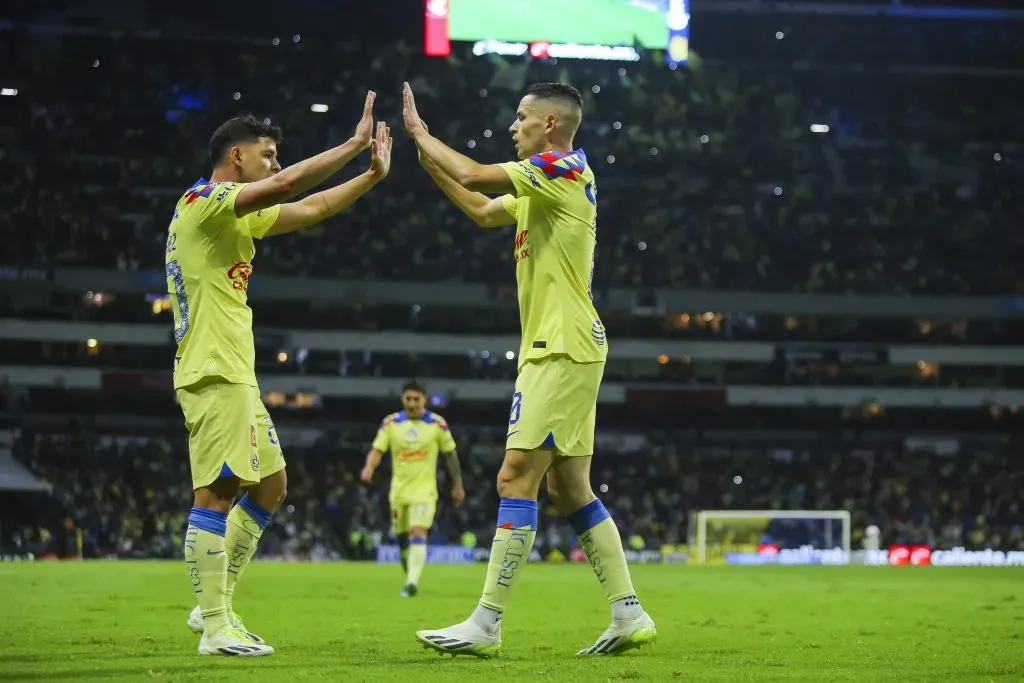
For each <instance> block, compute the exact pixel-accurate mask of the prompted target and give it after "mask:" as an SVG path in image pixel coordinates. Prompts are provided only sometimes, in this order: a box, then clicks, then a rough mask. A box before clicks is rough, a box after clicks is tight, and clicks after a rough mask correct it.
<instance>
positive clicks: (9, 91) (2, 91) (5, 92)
mask: <svg viewBox="0 0 1024 683" xmlns="http://www.w3.org/2000/svg"><path fill="white" fill-rule="evenodd" d="M17 94H18V89H17V88H0V95H2V96H4V97H14V96H15V95H17Z"/></svg>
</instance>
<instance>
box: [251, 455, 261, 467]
mask: <svg viewBox="0 0 1024 683" xmlns="http://www.w3.org/2000/svg"><path fill="white" fill-rule="evenodd" d="M252 471H253V472H259V471H260V454H259V451H257V452H255V453H253V454H252Z"/></svg>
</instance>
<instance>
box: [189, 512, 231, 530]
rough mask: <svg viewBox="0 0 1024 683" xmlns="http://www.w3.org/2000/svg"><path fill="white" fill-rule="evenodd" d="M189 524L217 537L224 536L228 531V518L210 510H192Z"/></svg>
mask: <svg viewBox="0 0 1024 683" xmlns="http://www.w3.org/2000/svg"><path fill="white" fill-rule="evenodd" d="M188 523H189V525H191V526H194V527H195V528H197V529H202V530H203V531H209V532H210V533H211V534H216V535H217V536H224V535H225V534H226V533H227V530H228V516H227V515H226V514H224V513H223V512H217V511H216V510H210V509H209V508H192V512H190V513H189V515H188Z"/></svg>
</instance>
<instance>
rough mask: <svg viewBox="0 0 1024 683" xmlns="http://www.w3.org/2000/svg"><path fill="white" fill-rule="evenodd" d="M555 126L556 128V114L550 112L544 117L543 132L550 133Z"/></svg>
mask: <svg viewBox="0 0 1024 683" xmlns="http://www.w3.org/2000/svg"><path fill="white" fill-rule="evenodd" d="M555 128H558V114H555V113H554V112H551V113H549V114H548V115H547V116H545V117H544V132H545V133H552V132H554V130H555Z"/></svg>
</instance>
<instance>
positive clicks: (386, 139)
mask: <svg viewBox="0 0 1024 683" xmlns="http://www.w3.org/2000/svg"><path fill="white" fill-rule="evenodd" d="M394 142H395V141H394V139H393V138H392V137H391V128H390V127H389V126H388V125H387V124H386V123H384V122H383V121H378V122H377V135H376V136H375V137H374V139H373V140H372V141H371V142H370V171H371V172H372V173H373V174H374V175H375V176H376V177H377V179H378V180H384V178H386V177H387V176H388V171H390V170H391V146H392V145H393V144H394Z"/></svg>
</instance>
